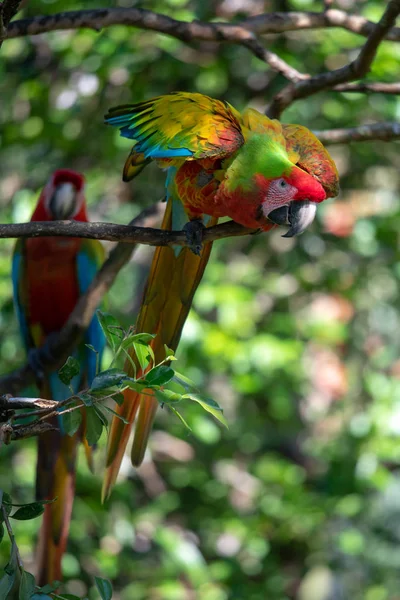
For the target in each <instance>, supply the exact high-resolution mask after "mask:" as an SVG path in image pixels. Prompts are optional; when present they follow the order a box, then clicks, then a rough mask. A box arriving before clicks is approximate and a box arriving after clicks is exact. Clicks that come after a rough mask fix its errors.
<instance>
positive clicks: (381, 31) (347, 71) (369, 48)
mask: <svg viewBox="0 0 400 600" xmlns="http://www.w3.org/2000/svg"><path fill="white" fill-rule="evenodd" d="M399 13H400V0H390V2H389V3H388V5H387V7H386V10H385V12H384V14H383V15H382V17H381V19H380V21H379V22H378V23H377V24H376V25H375V26H374V27H373V29H372V30H371V32H370V34H369V36H368V38H367V41H366V42H365V44H364V46H363V47H362V48H361V50H360V52H359V54H358V56H357V57H356V59H355V60H353V61H352V62H350V63H349V64H347V65H345V66H344V67H341V68H340V69H335V70H333V71H326V72H325V73H322V74H320V75H315V76H314V77H310V78H309V79H307V80H302V81H297V82H292V83H290V84H288V85H286V86H285V87H284V88H283V89H282V90H281V91H280V92H279V93H278V94H276V96H275V97H274V98H273V100H272V102H271V103H270V104H269V106H268V107H267V109H266V114H267V115H268V116H269V117H274V118H279V116H280V115H281V113H282V111H283V110H284V109H285V108H287V107H288V106H289V105H290V104H291V103H292V102H294V101H295V100H298V99H300V98H306V97H308V96H311V95H312V94H315V93H316V92H319V91H321V90H328V89H332V88H333V87H335V86H336V85H339V84H343V83H347V82H350V81H353V80H354V79H360V78H361V77H364V76H365V75H366V74H367V73H368V71H369V70H370V68H371V65H372V62H373V60H374V58H375V56H376V52H377V50H378V47H379V44H380V43H381V42H382V41H383V40H384V39H385V36H386V34H387V33H388V32H389V31H390V29H391V28H392V26H393V24H394V23H395V21H396V18H397V16H398V15H399Z"/></svg>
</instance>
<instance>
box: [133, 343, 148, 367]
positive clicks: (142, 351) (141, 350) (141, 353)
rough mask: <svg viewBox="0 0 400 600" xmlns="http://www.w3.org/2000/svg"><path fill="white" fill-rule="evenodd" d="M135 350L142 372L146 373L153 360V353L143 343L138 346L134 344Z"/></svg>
mask: <svg viewBox="0 0 400 600" xmlns="http://www.w3.org/2000/svg"><path fill="white" fill-rule="evenodd" d="M133 348H134V350H135V353H136V356H137V359H138V363H139V365H140V367H141V369H142V371H144V370H145V369H146V368H147V367H148V366H149V363H150V360H151V353H150V350H149V346H144V345H143V344H141V343H137V344H133Z"/></svg>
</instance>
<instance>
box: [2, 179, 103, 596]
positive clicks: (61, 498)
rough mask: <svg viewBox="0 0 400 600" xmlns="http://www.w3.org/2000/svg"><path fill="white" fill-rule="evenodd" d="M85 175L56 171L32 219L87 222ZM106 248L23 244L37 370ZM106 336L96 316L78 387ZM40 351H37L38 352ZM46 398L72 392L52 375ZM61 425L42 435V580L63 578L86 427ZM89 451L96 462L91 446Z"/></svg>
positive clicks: (86, 243)
mask: <svg viewBox="0 0 400 600" xmlns="http://www.w3.org/2000/svg"><path fill="white" fill-rule="evenodd" d="M84 186H85V182H84V178H83V176H82V175H80V174H79V173H76V172H75V171H70V170H67V169H60V170H58V171H55V172H54V173H53V175H52V177H51V178H50V180H49V181H48V183H47V185H46V186H45V188H44V189H43V191H42V193H41V195H40V198H39V201H38V203H37V206H36V208H35V211H34V213H33V215H32V219H31V221H53V220H60V219H74V220H75V221H87V220H88V217H87V213H86V202H85V195H84ZM103 258H104V256H103V247H102V245H101V244H100V242H98V241H95V240H83V239H78V238H62V237H48V238H45V237H43V238H31V239H26V240H25V239H21V240H19V241H18V242H17V244H16V247H15V251H14V256H13V266H12V279H13V287H14V302H15V306H16V310H17V315H18V321H19V326H20V330H21V333H22V337H23V339H24V343H25V346H26V349H27V351H28V354H30V356H31V360H32V361H33V364H34V366H35V367H36V368H40V363H39V364H38V363H37V358H36V359H35V354H34V349H35V348H36V349H37V348H42V350H43V349H45V348H46V340H47V342H48V341H49V337H50V336H52V335H55V334H56V333H57V332H58V331H60V329H61V328H62V327H63V325H64V324H65V322H66V321H67V319H68V317H69V316H70V314H71V312H72V311H73V309H74V307H75V305H76V303H77V301H78V298H79V296H80V295H81V294H83V293H84V292H85V291H86V290H87V288H88V287H89V284H90V283H91V281H92V279H93V278H94V276H95V274H96V272H97V270H98V269H99V266H100V264H101V263H102V261H103ZM85 343H86V344H91V345H92V346H93V347H94V348H95V349H96V350H97V352H98V353H99V354H100V356H101V353H102V351H103V348H104V337H103V333H102V331H101V328H100V325H99V323H98V320H97V317H94V318H93V320H92V321H91V323H90V326H89V328H88V329H87V332H86V334H85V337H84V340H83V341H82V342H81V344H80V345H79V347H78V348H77V349H76V351H75V354H74V356H75V357H76V358H77V359H78V360H79V361H80V364H81V373H80V374H79V375H77V376H76V377H75V378H74V379H73V380H72V381H71V385H72V387H73V390H74V392H78V391H79V390H80V389H82V388H84V387H86V386H87V385H89V384H90V382H91V381H92V379H93V377H94V376H95V374H96V360H97V359H96V354H95V352H93V351H92V350H90V349H89V348H87V347H86V346H85ZM36 356H37V355H36ZM39 386H40V394H41V396H42V397H43V398H51V399H53V400H57V401H60V400H64V399H65V398H69V397H70V396H71V390H70V389H69V388H68V386H66V385H64V384H63V383H62V382H61V381H60V379H59V378H58V375H57V372H54V373H50V374H49V375H47V376H46V377H45V378H44V379H42V380H41V381H40V382H39ZM53 424H54V425H55V427H57V430H55V431H50V432H48V433H45V434H44V435H42V436H40V438H39V442H38V459H37V470H36V498H37V500H52V499H54V498H57V500H56V501H55V502H53V503H51V504H47V505H46V507H45V512H44V515H43V522H42V526H41V530H40V533H39V541H38V551H37V565H38V578H37V581H38V584H39V585H44V584H46V583H50V582H52V581H54V580H60V579H61V558H62V555H63V553H64V551H65V548H66V544H67V539H68V531H69V525H70V520H71V511H72V504H73V499H74V494H75V462H76V454H77V447H78V442H79V441H80V440H81V439H83V426H81V428H80V430H79V431H78V432H77V433H76V434H75V435H74V436H72V437H71V436H69V435H67V434H66V433H63V426H62V417H58V418H56V419H54V421H53ZM83 441H84V443H85V450H86V455H87V457H88V460H89V462H90V456H91V454H90V448H89V447H88V445H87V442H86V440H83Z"/></svg>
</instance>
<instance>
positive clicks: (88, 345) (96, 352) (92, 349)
mask: <svg viewBox="0 0 400 600" xmlns="http://www.w3.org/2000/svg"><path fill="white" fill-rule="evenodd" d="M85 346H86V348H89V350H91V351H92V352H94V353H95V354H98V351H97V350H96V348H95V347H94V346H92V344H85Z"/></svg>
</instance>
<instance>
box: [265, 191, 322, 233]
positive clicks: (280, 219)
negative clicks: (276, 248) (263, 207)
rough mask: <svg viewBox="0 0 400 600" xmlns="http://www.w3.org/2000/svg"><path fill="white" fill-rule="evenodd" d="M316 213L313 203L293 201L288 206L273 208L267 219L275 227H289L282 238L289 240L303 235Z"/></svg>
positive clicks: (315, 206)
mask: <svg viewBox="0 0 400 600" xmlns="http://www.w3.org/2000/svg"><path fill="white" fill-rule="evenodd" d="M316 212H317V205H316V204H315V202H310V201H309V200H303V201H293V202H291V203H290V204H289V205H286V206H280V207H279V208H275V210H273V211H271V212H270V213H269V215H268V219H269V220H270V221H272V222H273V223H275V224H276V225H290V229H289V231H287V232H286V233H285V234H284V235H283V236H282V237H285V238H290V237H294V236H295V235H299V234H300V233H303V231H305V230H306V229H307V227H308V226H309V225H311V223H312V222H313V221H314V218H315V214H316Z"/></svg>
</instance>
